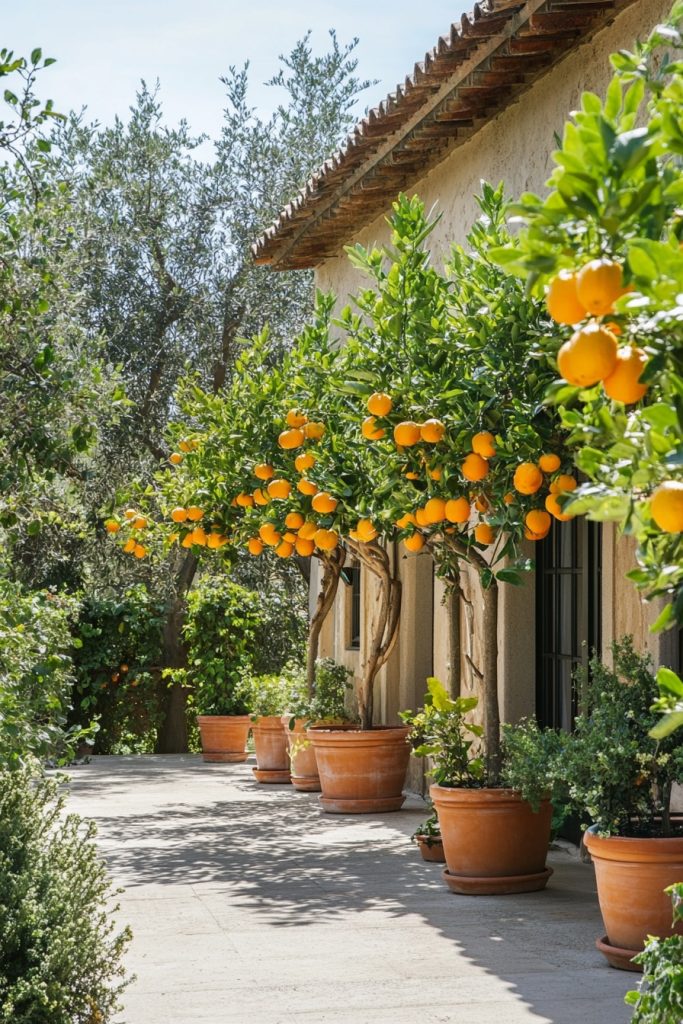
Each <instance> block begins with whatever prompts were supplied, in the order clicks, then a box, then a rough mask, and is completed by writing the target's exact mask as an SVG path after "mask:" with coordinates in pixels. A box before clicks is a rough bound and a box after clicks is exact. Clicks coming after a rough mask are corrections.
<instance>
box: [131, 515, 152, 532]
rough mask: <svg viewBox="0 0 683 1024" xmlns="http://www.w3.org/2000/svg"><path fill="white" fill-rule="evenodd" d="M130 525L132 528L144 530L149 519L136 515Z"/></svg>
mask: <svg viewBox="0 0 683 1024" xmlns="http://www.w3.org/2000/svg"><path fill="white" fill-rule="evenodd" d="M131 526H132V527H133V529H134V530H145V529H147V527H148V526H149V520H148V519H146V518H145V516H136V517H135V519H134V520H133V522H132V523H131Z"/></svg>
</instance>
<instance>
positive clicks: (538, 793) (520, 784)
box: [501, 719, 570, 835]
mask: <svg viewBox="0 0 683 1024" xmlns="http://www.w3.org/2000/svg"><path fill="white" fill-rule="evenodd" d="M566 747H567V734H566V733H563V732H560V731H559V730H558V731H556V730H555V729H539V727H538V724H537V723H536V721H535V720H534V719H523V720H522V721H521V722H518V723H516V724H514V725H511V724H505V725H503V767H502V770H501V782H502V783H503V785H504V786H509V787H510V788H511V789H518V790H519V791H520V792H521V793H523V794H524V799H525V800H528V801H529V803H530V804H531V806H532V807H533V809H534V810H535V811H537V810H538V808H539V805H540V802H541V800H542V799H543V797H544V796H548V795H549V796H550V799H551V801H552V805H553V822H552V833H553V835H555V834H556V833H557V832H558V831H559V829H560V828H561V826H562V824H563V822H564V820H565V818H566V817H567V813H568V809H569V803H570V801H569V792H568V787H567V784H566V782H565V781H564V780H563V778H562V775H563V763H564V756H565V751H566Z"/></svg>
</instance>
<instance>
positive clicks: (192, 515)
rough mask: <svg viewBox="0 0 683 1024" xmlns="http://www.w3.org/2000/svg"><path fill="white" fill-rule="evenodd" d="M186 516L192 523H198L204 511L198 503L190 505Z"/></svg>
mask: <svg viewBox="0 0 683 1024" xmlns="http://www.w3.org/2000/svg"><path fill="white" fill-rule="evenodd" d="M187 518H188V519H189V520H190V521H191V522H193V523H198V522H199V520H200V519H203V518H204V512H203V510H202V509H201V508H199V506H198V505H190V507H189V508H188V510H187Z"/></svg>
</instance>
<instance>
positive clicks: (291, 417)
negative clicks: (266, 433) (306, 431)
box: [285, 409, 308, 427]
mask: <svg viewBox="0 0 683 1024" xmlns="http://www.w3.org/2000/svg"><path fill="white" fill-rule="evenodd" d="M285 423H286V424H287V426H288V427H303V426H304V424H305V423H308V416H307V415H306V413H305V412H301V410H300V409H290V410H289V412H288V413H287V415H286V416H285Z"/></svg>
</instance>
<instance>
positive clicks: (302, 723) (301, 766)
mask: <svg viewBox="0 0 683 1024" xmlns="http://www.w3.org/2000/svg"><path fill="white" fill-rule="evenodd" d="M281 721H282V725H283V726H284V730H285V737H286V739H287V751H288V754H289V762H290V772H291V778H292V785H293V786H294V788H295V789H298V790H300V791H301V792H304V793H319V792H320V778H319V776H318V762H317V760H316V757H315V750H314V749H313V744H312V743H311V741H310V739H309V738H308V736H307V734H306V720H305V719H303V718H295V719H294V727H293V728H292V729H290V727H289V723H290V722H291V721H292V716H291V715H283V716H282V719H281Z"/></svg>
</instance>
